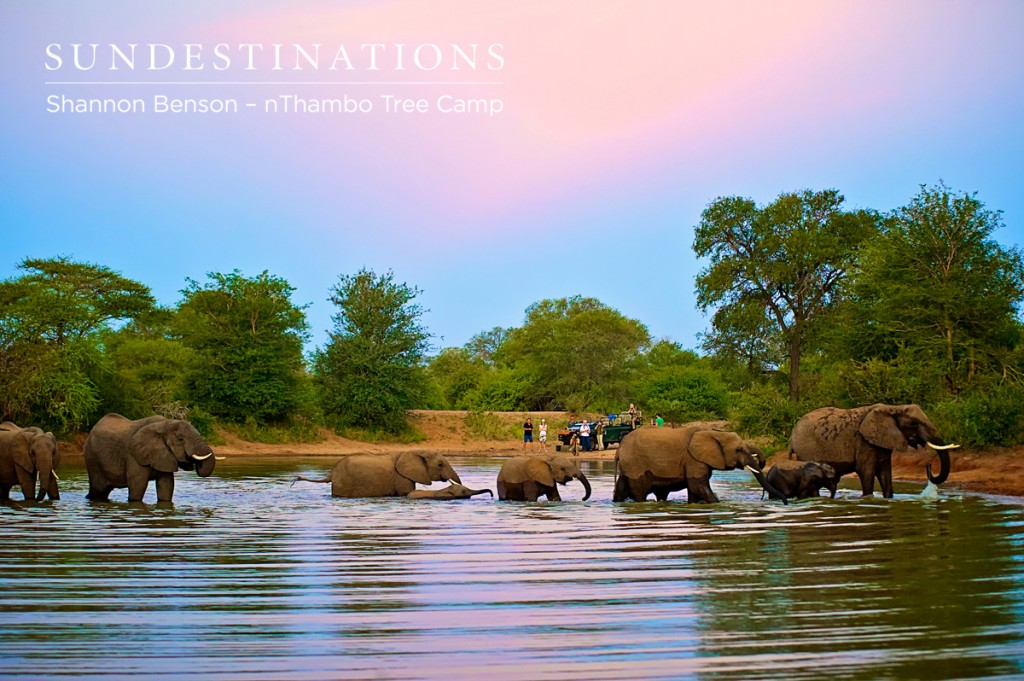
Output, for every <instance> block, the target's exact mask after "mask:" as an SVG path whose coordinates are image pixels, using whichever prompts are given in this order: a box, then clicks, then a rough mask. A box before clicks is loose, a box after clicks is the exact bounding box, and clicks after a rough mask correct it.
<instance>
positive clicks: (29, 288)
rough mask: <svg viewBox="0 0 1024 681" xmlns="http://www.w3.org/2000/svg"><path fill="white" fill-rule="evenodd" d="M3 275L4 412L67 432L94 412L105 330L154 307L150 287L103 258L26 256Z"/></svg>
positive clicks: (0, 399) (0, 362)
mask: <svg viewBox="0 0 1024 681" xmlns="http://www.w3.org/2000/svg"><path fill="white" fill-rule="evenodd" d="M18 269H20V270H22V271H23V272H24V274H22V275H21V276H19V277H16V278H12V279H8V280H5V281H3V282H0V408H2V411H3V417H4V418H7V419H12V420H15V421H19V422H21V423H33V424H36V425H42V426H45V427H47V428H51V429H53V430H55V431H58V432H61V433H68V432H71V431H73V430H74V429H76V428H81V427H83V426H85V425H87V423H88V422H89V421H90V420H91V419H93V418H94V417H95V416H96V412H97V410H98V409H99V407H100V405H101V402H100V396H99V390H98V388H97V386H96V383H95V380H94V377H96V376H98V375H100V374H101V373H102V372H103V371H105V370H106V367H105V366H104V365H103V362H104V360H103V355H102V353H101V350H100V333H101V332H104V331H106V330H108V329H110V328H111V327H112V325H114V324H117V323H123V322H126V321H130V320H132V319H134V318H136V317H138V316H140V315H142V314H144V313H145V312H147V311H148V310H149V309H151V308H152V306H153V297H152V295H151V294H150V292H149V289H148V288H147V287H146V286H144V285H143V284H140V283H138V282H136V281H133V280H131V279H127V278H125V277H123V276H121V275H120V274H119V273H117V272H115V271H113V270H111V269H109V268H107V267H103V266H101V265H93V264H89V263H79V262H74V261H72V260H71V259H70V258H67V257H58V258H50V259H26V260H24V261H22V262H21V263H20V264H19V265H18Z"/></svg>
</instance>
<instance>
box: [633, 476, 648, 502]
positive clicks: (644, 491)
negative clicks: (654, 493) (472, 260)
mask: <svg viewBox="0 0 1024 681" xmlns="http://www.w3.org/2000/svg"><path fill="white" fill-rule="evenodd" d="M650 493H651V483H650V482H649V481H648V480H646V479H636V480H634V479H630V481H629V496H630V497H632V498H633V500H634V501H647V495H648V494H650Z"/></svg>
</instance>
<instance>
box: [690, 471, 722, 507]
mask: <svg viewBox="0 0 1024 681" xmlns="http://www.w3.org/2000/svg"><path fill="white" fill-rule="evenodd" d="M686 489H687V492H686V501H687V502H688V503H691V504H717V503H718V496H717V495H716V494H715V493H714V491H713V490H712V489H711V478H710V476H709V477H707V478H689V479H688V480H687V481H686Z"/></svg>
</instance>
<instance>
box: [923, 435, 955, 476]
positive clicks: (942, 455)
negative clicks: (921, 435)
mask: <svg viewBox="0 0 1024 681" xmlns="http://www.w3.org/2000/svg"><path fill="white" fill-rule="evenodd" d="M928 446H929V447H931V448H932V449H934V450H935V453H936V454H938V455H939V474H938V475H932V465H931V464H930V463H929V464H928V465H927V466H926V467H925V473H927V474H928V481H929V482H930V483H932V484H933V485H941V484H942V483H944V482H946V478H948V477H949V450H950V449H953V448H954V447H955V446H956V445H946V446H940V447H936V446H935V445H933V444H932V443H931V442H929V443H928Z"/></svg>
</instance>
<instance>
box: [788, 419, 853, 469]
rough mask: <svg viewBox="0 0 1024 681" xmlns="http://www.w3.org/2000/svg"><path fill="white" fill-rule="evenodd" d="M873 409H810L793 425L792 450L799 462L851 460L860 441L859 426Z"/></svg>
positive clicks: (790, 441) (790, 448)
mask: <svg viewBox="0 0 1024 681" xmlns="http://www.w3.org/2000/svg"><path fill="white" fill-rule="evenodd" d="M870 409H871V407H858V408H856V409H837V408H835V407H822V408H821V409H815V410H814V411H811V412H808V413H807V414H805V415H804V416H802V417H801V418H800V420H798V421H797V422H796V425H795V426H793V435H792V436H791V437H790V439H789V450H790V452H792V453H793V454H795V456H796V458H797V459H799V460H800V461H845V460H852V459H853V457H854V455H855V453H856V448H857V443H858V438H857V429H858V428H859V427H860V423H861V421H863V420H864V417H865V415H867V413H868V411H870Z"/></svg>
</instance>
